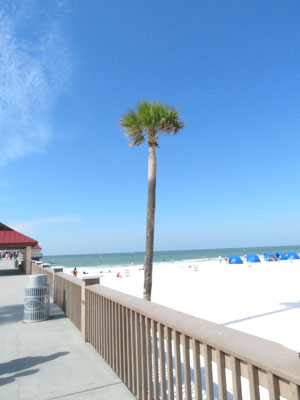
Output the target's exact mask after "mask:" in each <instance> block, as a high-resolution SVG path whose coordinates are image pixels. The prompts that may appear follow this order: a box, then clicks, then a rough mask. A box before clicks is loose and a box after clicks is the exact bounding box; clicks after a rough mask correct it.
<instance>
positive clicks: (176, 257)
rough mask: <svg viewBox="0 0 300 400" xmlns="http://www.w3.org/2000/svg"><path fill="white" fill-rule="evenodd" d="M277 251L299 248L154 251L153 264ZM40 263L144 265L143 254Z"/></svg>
mask: <svg viewBox="0 0 300 400" xmlns="http://www.w3.org/2000/svg"><path fill="white" fill-rule="evenodd" d="M277 251H296V252H297V253H300V246H298V245H295V246H276V247H270V246H269V247H240V248H227V249H207V250H169V251H155V252H154V262H171V261H172V260H173V261H184V260H187V261H188V260H201V259H214V258H218V257H219V255H221V256H222V257H225V256H228V255H230V254H237V255H239V256H243V255H245V254H247V253H255V254H260V255H261V254H264V253H265V252H272V253H276V252H277ZM42 261H43V262H44V263H49V264H51V266H55V265H61V266H64V267H66V268H74V267H100V268H109V267H115V266H118V267H126V266H129V265H142V264H143V263H144V252H136V253H102V254H100V253H99V254H73V255H72V254H70V255H60V256H43V259H42Z"/></svg>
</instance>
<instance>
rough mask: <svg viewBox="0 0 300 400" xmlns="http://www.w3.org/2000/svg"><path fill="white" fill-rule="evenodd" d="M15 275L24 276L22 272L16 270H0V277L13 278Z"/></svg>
mask: <svg viewBox="0 0 300 400" xmlns="http://www.w3.org/2000/svg"><path fill="white" fill-rule="evenodd" d="M0 266H1V265H0ZM15 275H24V272H20V271H19V270H18V269H0V276H15Z"/></svg>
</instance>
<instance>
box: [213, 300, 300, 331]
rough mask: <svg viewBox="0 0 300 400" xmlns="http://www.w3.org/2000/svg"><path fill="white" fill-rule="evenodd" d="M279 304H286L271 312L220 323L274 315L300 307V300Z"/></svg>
mask: <svg viewBox="0 0 300 400" xmlns="http://www.w3.org/2000/svg"><path fill="white" fill-rule="evenodd" d="M279 304H280V305H282V306H285V308H281V309H279V310H274V311H270V312H266V313H261V314H256V315H250V316H249V317H245V318H240V319H235V320H233V321H228V322H224V323H221V324H220V325H223V326H228V325H232V324H237V323H239V322H244V321H250V320H251V319H255V318H261V317H266V316H268V315H272V314H279V313H282V312H285V311H289V310H292V309H294V308H300V300H298V301H295V302H287V303H279Z"/></svg>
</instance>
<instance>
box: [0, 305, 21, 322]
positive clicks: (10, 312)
mask: <svg viewBox="0 0 300 400" xmlns="http://www.w3.org/2000/svg"><path fill="white" fill-rule="evenodd" d="M23 313H24V305H23V304H16V305H10V306H3V307H0V325H5V324H11V323H13V322H17V321H22V319H23Z"/></svg>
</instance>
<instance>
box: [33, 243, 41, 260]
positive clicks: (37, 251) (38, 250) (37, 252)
mask: <svg viewBox="0 0 300 400" xmlns="http://www.w3.org/2000/svg"><path fill="white" fill-rule="evenodd" d="M41 250H42V248H41V247H40V246H39V244H37V245H35V246H33V248H32V253H31V258H32V260H37V261H39V260H40V259H41V258H42V257H43V255H42V253H41Z"/></svg>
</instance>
